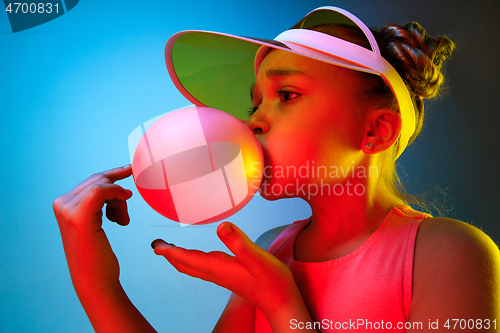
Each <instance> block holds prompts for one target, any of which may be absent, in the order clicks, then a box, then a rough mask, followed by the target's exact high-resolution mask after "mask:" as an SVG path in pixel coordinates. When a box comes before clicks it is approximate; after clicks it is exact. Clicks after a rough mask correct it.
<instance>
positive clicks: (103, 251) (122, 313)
mask: <svg viewBox="0 0 500 333" xmlns="http://www.w3.org/2000/svg"><path fill="white" fill-rule="evenodd" d="M131 173H132V170H131V167H130V166H126V167H123V168H116V169H112V170H109V171H105V172H102V173H99V174H95V175H93V176H91V177H89V178H88V179H87V180H85V181H84V182H82V183H81V184H80V185H78V186H76V187H75V188H74V189H73V190H71V191H70V192H68V193H66V194H65V195H62V196H61V197H59V198H57V199H56V200H55V201H54V204H53V208H54V213H55V216H56V219H57V222H58V224H59V229H60V231H61V237H62V241H63V246H64V252H65V254H66V260H67V262H68V267H69V271H70V274H71V279H72V282H73V285H74V287H75V290H76V293H77V295H78V298H79V299H80V302H81V303H82V305H83V308H84V309H85V312H86V313H87V316H88V317H89V319H90V322H91V323H92V326H93V327H94V330H95V331H96V332H156V331H155V330H154V329H153V328H152V327H151V325H150V324H149V323H148V322H147V321H146V319H145V318H144V317H143V316H142V315H141V313H140V312H139V311H138V310H137V309H136V308H135V306H134V305H133V304H132V302H131V301H130V300H129V298H128V297H127V295H126V294H125V292H124V290H123V288H122V286H121V284H120V281H119V266H118V260H117V259H116V256H115V254H114V253H113V251H112V249H111V246H110V244H109V242H108V239H107V237H106V235H105V233H104V230H103V229H102V208H103V206H104V204H105V203H106V204H107V207H106V216H107V217H108V219H109V220H111V221H113V222H116V223H118V224H120V225H127V224H128V223H129V220H130V219H129V216H128V212H127V204H126V200H127V199H129V198H130V197H131V196H132V192H131V191H129V190H125V189H123V188H122V187H120V186H118V185H116V184H114V182H115V181H117V180H120V179H123V178H126V177H129V176H130V175H131Z"/></svg>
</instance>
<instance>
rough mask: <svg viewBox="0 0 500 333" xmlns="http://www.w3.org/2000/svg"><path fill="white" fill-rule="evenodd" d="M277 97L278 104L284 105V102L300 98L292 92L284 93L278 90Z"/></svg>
mask: <svg viewBox="0 0 500 333" xmlns="http://www.w3.org/2000/svg"><path fill="white" fill-rule="evenodd" d="M278 95H279V97H280V102H282V103H286V102H288V101H291V100H292V99H294V98H297V97H299V96H300V94H299V93H296V92H293V91H285V90H279V91H278Z"/></svg>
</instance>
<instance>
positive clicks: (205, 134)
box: [132, 107, 264, 224]
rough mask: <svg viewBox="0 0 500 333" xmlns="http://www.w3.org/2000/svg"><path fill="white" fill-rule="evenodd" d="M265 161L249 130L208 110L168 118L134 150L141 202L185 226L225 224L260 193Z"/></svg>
mask: <svg viewBox="0 0 500 333" xmlns="http://www.w3.org/2000/svg"><path fill="white" fill-rule="evenodd" d="M263 167H264V158H263V154H262V149H261V146H260V144H259V142H258V140H257V138H256V137H255V135H254V134H253V133H252V131H251V130H250V129H249V128H248V126H246V124H245V123H244V122H243V121H241V120H239V119H237V118H235V117H234V116H232V115H230V114H228V113H226V112H223V111H220V110H216V109H211V108H206V107H188V108H184V109H179V110H175V111H172V112H170V113H167V114H166V115H164V116H163V117H161V118H160V119H158V120H157V121H156V122H155V123H154V124H153V125H151V127H149V128H148V129H147V130H146V132H145V133H144V135H143V136H142V138H141V139H140V141H139V143H138V145H137V148H136V149H135V153H134V157H133V161H132V171H133V175H134V182H135V184H136V186H137V189H138V190H139V193H140V194H141V196H142V197H143V199H144V200H145V201H146V202H147V203H148V204H149V205H150V206H151V207H152V208H153V209H154V210H155V211H157V212H158V213H160V214H161V215H163V216H165V217H166V218H168V219H171V220H174V221H177V222H181V223H184V224H207V223H214V222H218V221H221V220H223V219H225V218H227V217H229V216H231V215H233V214H235V213H236V212H238V211H239V210H240V209H241V208H243V207H244V206H245V205H246V204H247V203H248V202H249V201H250V200H251V199H252V197H253V196H254V194H255V193H256V192H257V190H258V188H259V186H260V182H261V179H262V174H263V172H262V170H263Z"/></svg>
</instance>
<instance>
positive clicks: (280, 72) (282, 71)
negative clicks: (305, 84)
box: [266, 69, 305, 78]
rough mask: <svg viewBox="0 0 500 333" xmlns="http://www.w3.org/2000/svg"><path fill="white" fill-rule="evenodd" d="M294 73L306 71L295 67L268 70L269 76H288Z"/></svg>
mask: <svg viewBox="0 0 500 333" xmlns="http://www.w3.org/2000/svg"><path fill="white" fill-rule="evenodd" d="M294 74H304V72H302V71H298V70H294V69H269V70H267V72H266V75H267V77H268V78H273V77H279V76H288V75H294ZM304 75H305V74H304Z"/></svg>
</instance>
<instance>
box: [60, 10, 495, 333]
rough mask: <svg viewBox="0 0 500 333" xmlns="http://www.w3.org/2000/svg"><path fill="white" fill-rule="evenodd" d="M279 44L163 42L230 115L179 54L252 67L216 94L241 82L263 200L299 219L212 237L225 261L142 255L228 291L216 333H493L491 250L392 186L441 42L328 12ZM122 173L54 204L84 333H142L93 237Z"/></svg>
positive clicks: (164, 246)
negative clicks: (301, 204) (259, 157)
mask: <svg viewBox="0 0 500 333" xmlns="http://www.w3.org/2000/svg"><path fill="white" fill-rule="evenodd" d="M277 40H278V41H279V42H273V41H264V40H252V39H248V38H243V37H237V36H230V35H223V34H215V33H200V32H187V33H181V34H180V35H176V36H175V38H173V39H171V41H169V44H167V51H169V52H170V51H171V54H170V53H169V54H168V55H167V58H168V59H167V60H168V61H171V62H173V65H172V63H168V64H167V65H168V66H169V71H170V72H171V75H172V76H173V79H174V82H175V83H176V85H177V86H178V88H179V89H180V90H181V91H182V92H183V93H184V94H185V95H186V96H187V97H188V99H190V100H191V101H193V102H195V103H197V104H198V105H207V106H211V107H218V108H221V109H223V110H225V111H229V112H232V113H235V114H237V113H238V110H241V108H240V106H239V104H234V103H233V102H232V99H231V98H227V99H225V100H223V101H222V102H220V103H222V104H224V103H226V104H227V105H226V106H224V105H222V104H220V105H219V104H217V103H219V102H218V101H216V99H217V98H219V97H220V96H221V95H225V94H228V95H229V96H231V94H232V93H231V92H227V90H225V92H224V93H221V92H220V91H219V93H218V94H217V93H216V92H217V89H219V90H220V87H221V86H220V84H213V83H214V82H218V83H220V81H214V78H212V77H210V75H209V74H207V72H203V75H204V76H202V77H201V78H197V80H198V83H199V80H202V81H203V80H204V81H206V82H205V83H206V85H201V86H202V87H203V93H201V94H198V91H196V89H198V88H196V87H200V85H198V86H194V85H193V86H190V82H193V81H192V80H191V81H190V79H186V75H184V74H183V72H182V71H183V70H182V68H183V67H182V59H185V58H184V57H182V52H183V50H188V51H189V50H190V52H191V53H190V54H191V55H192V56H193V57H194V58H196V56H198V60H196V62H195V61H193V57H191V58H190V59H191V60H190V61H191V62H192V63H187V64H186V66H187V67H189V66H192V65H193V63H196V66H199V64H201V63H202V62H204V61H205V63H206V64H208V65H207V66H208V67H209V65H210V64H209V63H210V61H212V60H214V59H215V62H216V63H217V62H219V63H220V61H221V60H220V59H223V58H221V57H212V58H211V59H212V60H210V57H207V56H206V54H203V49H202V48H200V49H199V50H196V52H194V49H193V48H196V45H200V46H203V47H204V48H205V49H207V45H208V48H210V43H212V44H213V45H214V46H213V49H211V51H210V52H215V51H214V50H220V48H219V47H218V46H217V47H216V46H215V44H216V43H220V45H222V44H224V45H226V44H228V43H229V44H231V43H233V44H234V45H236V46H235V48H234V49H232V48H231V47H232V46H231V47H228V48H227V49H225V51H228V50H229V51H230V50H233V51H234V50H237V51H245V52H249V53H250V54H252V58H251V60H252V61H251V62H252V64H251V67H252V68H251V70H250V73H252V71H253V70H255V74H256V76H253V78H252V79H251V81H253V82H247V81H248V80H246V79H245V78H243V79H242V78H241V76H245V75H247V74H248V71H246V72H245V70H247V69H242V70H239V71H238V72H236V71H234V73H231V75H227V74H228V72H227V71H224V70H221V71H219V73H222V74H221V77H225V78H227V77H229V80H231V77H235V78H236V80H237V81H235V82H239V83H240V84H237V85H236V84H232V83H230V82H229V83H228V84H227V87H228V89H234V91H248V87H249V86H250V83H252V85H251V87H252V88H251V97H252V98H251V100H252V104H253V105H252V109H251V116H250V117H249V118H248V120H247V125H248V126H249V127H250V128H251V129H252V130H253V132H254V133H255V135H256V136H257V138H258V139H259V141H260V143H261V145H262V148H263V151H264V156H265V162H266V172H265V173H264V178H263V181H262V185H261V188H260V190H261V191H260V193H261V195H262V196H263V197H264V198H266V199H268V200H277V199H281V198H287V197H301V198H302V199H304V200H306V201H307V202H308V203H309V204H310V206H311V208H312V216H311V217H310V218H309V219H306V220H304V221H298V222H296V223H293V224H292V225H290V226H286V228H285V227H282V228H278V229H274V230H270V231H268V232H267V233H265V234H264V235H263V236H261V237H260V238H259V240H258V241H257V243H258V244H259V246H257V245H256V244H254V243H253V242H252V241H251V240H250V239H249V238H248V237H247V236H246V235H245V234H244V233H243V232H242V231H241V230H240V229H238V228H237V227H236V226H235V225H233V224H231V223H229V222H224V223H221V224H220V225H219V227H218V228H217V234H218V236H219V238H220V239H221V240H222V242H224V244H226V246H227V247H228V248H229V250H230V251H231V252H232V253H233V254H234V256H231V255H228V254H225V253H222V252H210V253H204V252H201V251H196V250H185V249H182V248H179V247H176V246H175V245H173V244H168V243H166V242H165V241H163V240H156V241H154V242H153V243H152V247H153V248H154V252H155V253H156V254H158V255H163V256H164V257H165V258H166V259H167V260H168V261H169V262H170V263H171V264H172V265H173V266H174V267H175V268H176V269H177V270H178V271H180V272H182V273H185V274H188V275H191V276H193V277H197V278H201V279H204V280H207V281H210V282H213V283H216V284H218V285H220V286H222V287H225V288H227V289H229V290H231V291H232V292H233V294H232V296H231V298H230V300H229V302H228V305H227V307H226V309H225V310H224V312H223V314H222V316H221V318H220V319H219V322H218V323H217V325H216V327H215V329H214V331H215V332H275V333H276V332H290V331H296V330H299V331H301V332H302V331H304V332H324V331H330V330H334V329H343V330H350V329H357V330H362V331H371V330H379V329H390V330H407V331H408V332H411V331H422V330H423V331H427V330H430V329H432V330H433V331H434V330H438V331H445V330H446V331H448V330H449V329H457V330H458V329H463V328H464V325H463V323H466V324H467V328H468V329H474V330H485V331H497V319H498V318H500V317H499V313H498V311H499V304H498V300H499V294H498V293H499V290H498V285H499V281H498V278H499V268H500V267H499V264H500V261H499V257H500V256H499V253H498V248H497V247H496V245H495V244H494V243H493V242H492V241H491V240H490V239H489V238H488V236H486V235H485V234H484V233H482V232H481V231H480V230H478V229H476V228H474V227H472V226H470V225H468V224H465V223H462V222H460V221H455V220H451V219H446V218H433V217H431V216H430V215H428V214H425V213H420V212H417V211H415V210H413V209H412V208H410V207H409V206H407V205H406V204H405V203H406V202H408V201H410V199H409V198H408V197H406V196H404V195H403V194H402V192H401V191H399V190H398V189H399V186H398V178H397V175H396V173H395V165H394V164H395V160H396V159H397V157H399V155H400V154H401V153H402V151H403V150H404V149H405V148H406V146H407V145H409V144H410V143H411V142H412V141H413V140H414V139H415V137H416V136H417V135H418V133H419V131H420V128H421V126H422V122H423V116H424V111H423V99H424V98H430V97H433V96H435V95H436V94H437V92H438V89H439V87H440V85H441V83H442V81H443V77H442V74H441V73H440V67H441V64H442V62H443V61H444V60H445V59H446V58H447V57H448V56H449V54H450V53H451V51H452V49H453V43H452V42H451V41H450V40H448V39H447V38H435V39H433V38H430V37H429V36H427V35H426V34H425V31H424V30H423V29H422V28H421V27H420V26H419V25H418V24H416V23H410V24H408V25H406V26H397V25H386V26H384V27H382V28H381V29H379V30H377V31H373V32H371V31H368V29H367V28H366V26H364V24H363V23H362V22H361V21H359V20H358V19H357V18H356V17H354V16H352V14H350V13H348V12H345V11H343V10H341V9H338V8H334V7H325V8H321V9H319V10H316V11H313V12H312V13H310V14H309V15H308V16H307V17H306V18H305V19H304V20H302V21H301V22H299V24H298V25H296V26H294V29H293V30H290V31H288V32H285V33H284V34H282V35H280V36H278V38H277ZM197 42H198V44H196V43H197ZM242 43H243V44H242ZM233 44H231V45H233ZM220 45H219V46H220ZM241 45H245V46H243V47H242V46H241ZM247 46H248V48H246V47H247ZM183 47H186V49H183ZM189 48H191V49H189ZM379 48H380V51H379ZM241 54H242V53H241V52H240V53H239V55H241ZM169 57H170V58H169ZM235 57H236V56H235ZM243 58H244V59H243V60H242V64H243V63H244V62H245V61H246V60H245V59H248V57H243ZM207 59H208V60H207ZM254 60H255V62H254ZM197 61H199V62H200V63H198V62H197ZM176 62H177V64H176ZM389 63H390V65H389ZM246 64H247V67H248V62H246ZM200 66H201V65H200ZM187 67H186V68H187ZM174 68H175V69H174ZM189 68H192V67H189ZM200 72H202V71H200ZM221 77H219V79H220V78H221ZM401 78H402V79H401ZM210 89H213V92H212V91H210ZM235 93H238V92H235ZM214 96H215V97H216V99H213V97H214ZM231 103H233V104H231ZM243 104H244V102H243ZM232 105H238V106H237V107H236V108H235V110H236V111H232V110H231V108H232ZM301 168H302V169H301ZM304 168H305V169H304ZM299 170H306V171H307V172H305V173H304V172H302V173H301V172H299ZM130 175H131V167H130V166H126V167H123V168H117V169H113V170H109V171H105V172H102V173H98V174H95V175H93V176H91V177H90V178H88V179H87V180H85V181H84V182H83V183H81V184H80V185H78V186H77V187H75V188H74V189H73V190H72V191H70V192H69V193H67V194H65V195H63V196H61V197H59V198H58V199H56V201H55V202H54V211H55V214H56V218H57V221H58V223H59V227H60V230H61V235H62V239H63V245H64V249H65V253H66V257H67V261H68V265H69V270H70V273H71V278H72V281H73V284H74V287H75V290H76V292H77V294H78V297H79V298H80V301H81V303H82V305H83V307H84V308H85V311H86V313H87V315H88V317H89V319H90V321H91V322H92V325H93V327H94V329H95V330H96V331H97V332H148V331H151V332H154V329H153V328H152V327H151V326H150V325H149V323H148V322H147V321H146V319H145V318H144V317H143V316H142V315H141V314H140V312H139V311H138V310H137V309H136V308H135V307H134V305H133V304H132V303H131V302H130V300H129V299H128V297H127V295H126V294H125V292H124V290H123V289H122V287H121V285H120V282H119V267H118V262H117V259H116V257H115V255H114V253H113V251H112V249H111V246H110V244H109V242H108V240H107V238H106V235H105V234H104V231H103V229H102V228H101V225H102V207H103V206H104V204H106V216H107V217H108V219H109V220H111V221H114V222H116V223H118V224H120V225H126V224H128V223H129V217H128V213H127V206H126V200H128V199H129V198H130V197H131V195H132V192H131V191H130V190H126V189H123V188H122V187H120V186H119V185H117V184H115V182H116V181H118V180H120V179H123V178H126V177H129V176H130ZM263 249H266V250H268V252H267V251H265V250H263ZM457 323H458V325H457Z"/></svg>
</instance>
